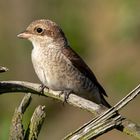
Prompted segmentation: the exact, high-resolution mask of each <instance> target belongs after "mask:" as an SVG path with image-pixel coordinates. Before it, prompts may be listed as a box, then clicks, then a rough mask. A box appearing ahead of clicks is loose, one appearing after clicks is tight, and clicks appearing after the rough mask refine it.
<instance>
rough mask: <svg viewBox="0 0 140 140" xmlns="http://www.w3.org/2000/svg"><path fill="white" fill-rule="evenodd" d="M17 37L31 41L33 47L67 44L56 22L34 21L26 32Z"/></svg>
mask: <svg viewBox="0 0 140 140" xmlns="http://www.w3.org/2000/svg"><path fill="white" fill-rule="evenodd" d="M17 37H19V38H23V39H28V40H30V41H31V42H32V44H33V46H36V45H39V46H48V45H50V44H52V43H55V44H59V43H63V44H65V43H66V42H67V40H66V38H65V35H64V33H63V31H62V30H61V28H60V27H59V26H58V25H57V24H56V23H55V22H52V21H51V20H46V19H40V20H35V21H33V22H32V23H31V24H30V25H29V26H28V27H27V28H26V30H25V31H24V32H22V33H20V34H18V35H17ZM44 44H45V45H44Z"/></svg>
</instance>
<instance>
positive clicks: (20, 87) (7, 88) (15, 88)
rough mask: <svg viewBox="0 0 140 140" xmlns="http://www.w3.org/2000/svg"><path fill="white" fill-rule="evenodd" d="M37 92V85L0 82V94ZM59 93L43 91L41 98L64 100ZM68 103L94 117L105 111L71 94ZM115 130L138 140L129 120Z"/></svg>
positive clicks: (139, 132)
mask: <svg viewBox="0 0 140 140" xmlns="http://www.w3.org/2000/svg"><path fill="white" fill-rule="evenodd" d="M139 90H140V85H139V87H137V90H136V92H137V93H139ZM39 91H40V85H39V84H33V83H29V82H21V81H1V82H0V93H7V92H31V93H34V94H40V93H39ZM59 93H60V92H56V91H52V90H49V92H48V91H47V90H45V93H44V94H42V96H49V97H52V98H55V99H58V100H61V101H62V100H64V96H63V95H62V96H61V97H59ZM68 103H69V104H71V105H73V106H76V107H79V108H82V109H84V110H87V111H89V112H91V113H93V114H94V115H96V116H97V115H99V114H101V113H103V112H104V111H105V110H107V109H106V108H105V107H102V106H99V105H97V104H95V103H93V102H91V101H88V100H86V99H83V98H81V97H79V96H76V95H74V94H71V95H70V96H69V99H68ZM130 125H131V126H135V128H133V127H130ZM117 129H118V130H120V131H122V132H124V133H127V134H129V135H133V136H134V137H136V138H140V126H138V125H137V124H135V123H133V122H132V121H130V120H127V119H125V120H123V121H122V125H121V127H118V128H117Z"/></svg>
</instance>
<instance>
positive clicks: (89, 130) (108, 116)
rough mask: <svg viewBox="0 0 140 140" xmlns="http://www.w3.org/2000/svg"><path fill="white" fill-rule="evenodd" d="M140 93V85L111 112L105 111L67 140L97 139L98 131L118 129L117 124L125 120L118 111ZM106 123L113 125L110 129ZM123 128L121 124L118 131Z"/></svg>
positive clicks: (139, 135) (139, 136)
mask: <svg viewBox="0 0 140 140" xmlns="http://www.w3.org/2000/svg"><path fill="white" fill-rule="evenodd" d="M139 93H140V85H139V86H137V87H136V88H135V89H134V90H133V91H131V92H130V93H129V94H128V95H127V96H126V97H124V98H123V99H122V100H121V101H120V102H118V103H117V104H116V105H115V106H113V107H112V108H110V109H109V110H107V111H105V112H104V113H103V114H102V115H100V116H99V117H96V118H94V119H93V120H91V121H90V122H89V123H87V124H86V125H84V126H83V127H82V128H79V129H78V130H76V131H75V132H73V133H71V134H70V135H68V136H67V137H66V138H65V139H71V140H73V139H74V138H75V137H76V138H77V139H85V138H87V137H88V139H89V138H95V137H97V136H98V135H99V131H97V130H100V131H102V130H103V132H106V131H108V130H109V129H110V128H111V127H117V126H116V124H117V125H118V123H120V121H122V120H124V119H125V118H122V117H121V116H120V115H119V114H118V113H117V114H116V111H119V110H120V109H122V107H124V106H125V105H126V104H128V102H130V101H131V100H132V99H134V98H135V97H136V96H137V95H138V94H139ZM112 117H113V119H115V121H114V123H113V124H112V121H111V120H112ZM116 118H117V119H116ZM110 121H111V122H110ZM106 122H108V123H111V124H112V125H109V126H108V127H105V126H104V125H103V124H105V123H106ZM108 123H107V124H108ZM102 125H103V126H102ZM95 126H99V128H98V127H97V129H94V128H95ZM104 127H105V129H104ZM122 127H123V126H122V125H121V124H120V125H119V126H118V127H117V129H118V130H120V128H121V129H122ZM139 130H140V129H139ZM103 132H102V133H103ZM91 134H92V135H91ZM93 136H94V137H93ZM138 138H140V133H139V134H138Z"/></svg>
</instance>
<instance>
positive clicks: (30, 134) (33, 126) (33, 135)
mask: <svg viewBox="0 0 140 140" xmlns="http://www.w3.org/2000/svg"><path fill="white" fill-rule="evenodd" d="M44 110H45V106H41V105H39V106H38V107H37V108H36V109H35V111H34V113H33V115H32V118H31V120H30V125H29V127H28V129H27V132H26V135H25V140H37V138H38V134H39V132H40V130H41V126H42V124H43V122H44V119H45V117H46V113H45V111H44Z"/></svg>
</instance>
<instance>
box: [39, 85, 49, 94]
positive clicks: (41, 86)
mask: <svg viewBox="0 0 140 140" xmlns="http://www.w3.org/2000/svg"><path fill="white" fill-rule="evenodd" d="M45 88H46V89H47V90H48V91H49V88H48V87H47V86H45V85H44V84H41V85H40V93H41V94H44V89H45Z"/></svg>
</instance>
